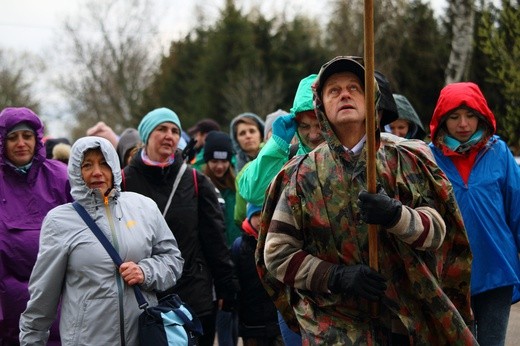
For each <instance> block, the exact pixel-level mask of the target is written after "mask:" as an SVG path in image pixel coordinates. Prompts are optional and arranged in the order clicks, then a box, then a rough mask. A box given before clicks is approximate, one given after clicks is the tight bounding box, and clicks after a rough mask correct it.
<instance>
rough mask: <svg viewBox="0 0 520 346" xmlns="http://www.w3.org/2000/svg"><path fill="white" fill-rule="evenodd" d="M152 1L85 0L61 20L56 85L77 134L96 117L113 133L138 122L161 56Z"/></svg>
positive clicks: (82, 132)
mask: <svg viewBox="0 0 520 346" xmlns="http://www.w3.org/2000/svg"><path fill="white" fill-rule="evenodd" d="M153 3H154V2H153V1H152V0H132V1H127V0H89V1H87V2H86V3H84V5H83V8H82V9H81V10H80V11H79V13H80V15H78V17H77V18H74V19H73V18H67V19H66V20H65V21H64V23H63V32H62V33H61V36H60V42H59V45H58V47H59V48H58V49H57V52H59V54H60V57H61V59H60V60H61V61H62V64H64V65H65V66H66V67H65V68H64V69H63V70H62V72H61V73H60V74H59V75H58V78H57V87H58V88H59V89H60V90H61V91H62V92H63V93H64V95H65V97H66V99H67V101H68V104H69V105H70V107H71V113H72V114H73V115H75V118H76V120H77V127H78V128H77V129H76V130H75V131H74V135H75V136H79V135H83V134H84V132H85V129H86V128H88V127H89V126H92V125H93V124H95V123H96V122H98V121H104V122H105V123H107V124H108V125H109V126H111V127H112V128H113V129H114V130H115V131H116V132H120V131H121V130H123V129H124V128H125V127H128V126H135V123H137V121H138V120H135V119H136V118H138V117H139V116H140V114H139V113H138V112H139V106H140V104H141V102H142V97H143V96H142V95H143V90H144V89H145V88H146V87H147V86H148V85H149V83H150V81H151V79H152V77H153V74H154V73H155V71H156V67H157V62H158V58H159V56H160V54H159V53H160V51H159V35H158V21H157V19H156V18H154V13H155V14H156V12H157V11H155V12H154V7H153Z"/></svg>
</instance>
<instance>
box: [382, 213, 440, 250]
mask: <svg viewBox="0 0 520 346" xmlns="http://www.w3.org/2000/svg"><path fill="white" fill-rule="evenodd" d="M387 231H388V232H390V233H393V234H395V235H396V236H397V237H398V238H399V239H401V240H402V241H403V242H405V243H407V244H409V245H410V246H412V247H413V248H415V249H417V250H437V249H438V248H440V246H441V245H442V242H443V241H444V236H445V235H446V224H445V223H444V220H443V219H442V217H441V215H440V214H439V213H438V212H437V211H436V210H435V209H433V208H431V207H418V208H415V209H412V208H410V207H407V206H404V205H403V210H402V213H401V218H400V219H399V222H397V224H396V225H395V226H393V227H391V228H388V229H387Z"/></svg>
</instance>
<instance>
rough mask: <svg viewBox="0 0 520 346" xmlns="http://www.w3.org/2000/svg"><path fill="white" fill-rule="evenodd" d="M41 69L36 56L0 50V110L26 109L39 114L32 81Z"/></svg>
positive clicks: (41, 66)
mask: <svg viewBox="0 0 520 346" xmlns="http://www.w3.org/2000/svg"><path fill="white" fill-rule="evenodd" d="M43 69H44V66H43V64H42V62H41V60H40V59H39V58H37V57H36V56H33V55H29V54H28V53H22V54H19V53H14V52H12V51H8V50H3V49H0V110H1V109H4V108H5V107H28V108H31V109H32V110H34V111H35V112H36V113H39V111H40V102H39V101H38V100H37V98H36V96H35V95H36V93H35V90H34V89H33V84H34V83H33V81H34V78H35V76H36V75H37V73H38V72H40V71H42V70H43Z"/></svg>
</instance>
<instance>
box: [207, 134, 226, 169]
mask: <svg viewBox="0 0 520 346" xmlns="http://www.w3.org/2000/svg"><path fill="white" fill-rule="evenodd" d="M232 156H233V146H232V144H231V138H229V136H228V135H227V134H226V133H224V132H221V131H211V132H209V133H208V135H207V136H206V142H205V144H204V162H208V161H209V160H213V159H216V160H227V161H230V162H231V158H232Z"/></svg>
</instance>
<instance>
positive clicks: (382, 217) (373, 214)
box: [358, 187, 403, 228]
mask: <svg viewBox="0 0 520 346" xmlns="http://www.w3.org/2000/svg"><path fill="white" fill-rule="evenodd" d="M358 204H359V209H360V212H361V220H363V221H364V222H366V223H369V224H373V225H382V226H383V227H385V228H391V227H393V226H395V225H396V224H397V222H398V221H399V219H400V218H401V211H402V209H403V204H402V203H401V202H400V201H398V200H397V199H394V198H390V197H388V195H387V194H386V192H385V190H384V189H383V188H382V187H379V189H378V191H377V193H368V192H367V191H366V190H362V191H361V192H360V193H359V195H358Z"/></svg>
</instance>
